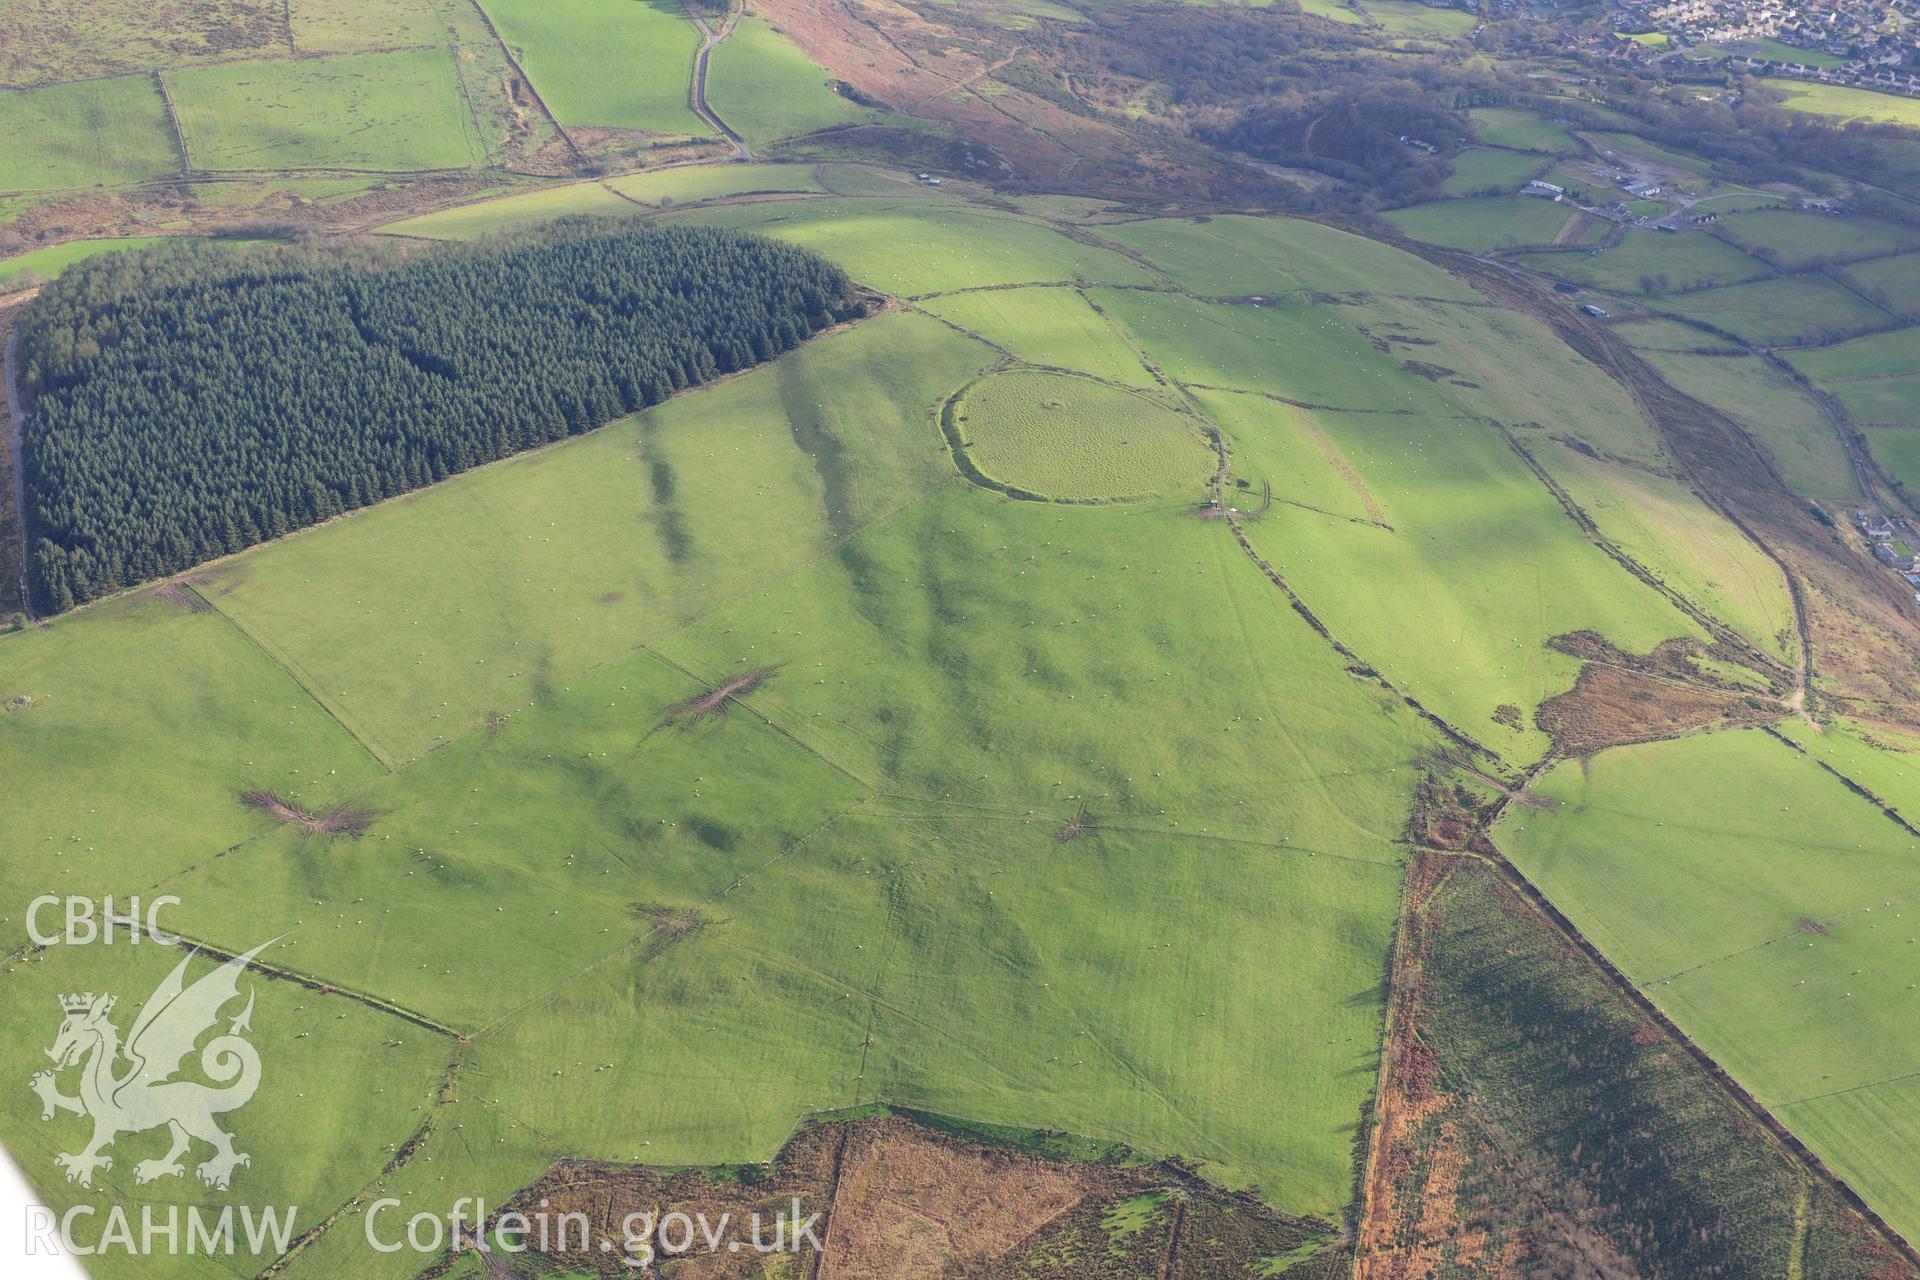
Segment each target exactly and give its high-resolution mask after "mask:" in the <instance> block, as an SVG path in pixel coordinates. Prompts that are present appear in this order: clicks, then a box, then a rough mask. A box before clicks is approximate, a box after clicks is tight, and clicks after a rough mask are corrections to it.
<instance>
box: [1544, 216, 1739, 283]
mask: <svg viewBox="0 0 1920 1280" xmlns="http://www.w3.org/2000/svg"><path fill="white" fill-rule="evenodd" d="M1524 261H1525V262H1526V264H1527V265H1528V266H1530V267H1532V268H1534V269H1535V270H1538V271H1544V272H1547V273H1548V274H1549V275H1554V276H1558V277H1560V278H1561V279H1563V280H1573V281H1577V282H1578V283H1580V284H1587V285H1593V286H1595V287H1596V288H1601V289H1610V290H1612V291H1614V292H1615V293H1627V294H1634V293H1645V292H1651V293H1665V292H1667V291H1669V290H1673V289H1695V288H1699V287H1701V286H1703V285H1727V284H1739V283H1742V282H1743V281H1747V280H1757V279H1759V278H1761V277H1763V276H1767V275H1770V274H1772V271H1771V268H1769V267H1768V266H1767V264H1766V263H1764V262H1762V261H1760V260H1759V259H1758V258H1755V257H1751V256H1750V255H1748V254H1745V253H1742V252H1740V250H1738V249H1736V248H1734V247H1733V246H1732V245H1729V244H1724V243H1722V242H1721V241H1719V240H1715V239H1714V238H1713V237H1711V236H1707V235H1702V234H1700V233H1699V232H1682V233H1681V234H1679V235H1670V234H1666V233H1663V232H1658V231H1629V232H1627V233H1626V238H1625V239H1623V240H1622V241H1621V242H1620V243H1619V244H1617V245H1614V246H1613V247H1612V248H1610V249H1603V250H1601V251H1600V252H1598V253H1592V254H1587V253H1536V254H1531V255H1529V256H1528V257H1527V258H1526V259H1525V260H1524Z"/></svg>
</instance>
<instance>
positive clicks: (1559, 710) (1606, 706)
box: [1534, 662, 1788, 756]
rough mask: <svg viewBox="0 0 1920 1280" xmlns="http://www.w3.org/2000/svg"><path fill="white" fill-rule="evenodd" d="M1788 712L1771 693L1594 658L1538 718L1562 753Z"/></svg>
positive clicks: (1751, 722) (1748, 722)
mask: <svg viewBox="0 0 1920 1280" xmlns="http://www.w3.org/2000/svg"><path fill="white" fill-rule="evenodd" d="M1786 714H1788V713H1787V709H1786V707H1784V706H1783V705H1782V704H1780V703H1779V702H1777V701H1775V700H1774V699H1772V698H1768V697H1765V696H1761V695H1755V694H1738V693H1733V692H1729V691H1726V690H1721V689H1712V688H1703V687H1701V686H1700V685H1698V684H1694V683H1691V682H1681V681H1678V680H1672V679H1662V678H1660V677H1658V676H1654V675H1649V674H1648V673H1646V672H1643V671H1630V670H1627V669H1625V668H1623V667H1616V666H1611V665H1605V664H1601V663H1593V662H1590V663H1588V664H1587V665H1586V666H1585V667H1583V668H1581V671H1580V677H1579V679H1578V680H1576V681H1575V682H1574V685H1573V688H1571V689H1569V690H1568V691H1567V692H1565V693H1563V694H1560V695H1558V696H1556V697H1553V698H1549V699H1547V701H1545V702H1543V703H1541V704H1540V709H1539V711H1537V712H1535V713H1534V720H1535V721H1536V722H1537V723H1538V724H1539V726H1540V728H1541V729H1542V730H1544V731H1545V732H1546V733H1547V734H1548V735H1549V736H1550V737H1552V739H1553V745H1554V749H1555V750H1556V751H1557V752H1558V753H1559V754H1561V755H1563V756H1584V755H1591V754H1592V753H1593V752H1595V751H1599V750H1600V749H1601V748H1603V747H1616V746H1624V745H1626V744H1628V743H1634V742H1657V741H1660V740H1661V739H1665V738H1678V737H1681V736H1683V735H1685V734H1689V733H1699V732H1701V731H1703V730H1708V729H1731V728H1739V727H1742V726H1747V725H1759V724H1767V723H1770V722H1772V721H1774V720H1778V719H1780V718H1781V717H1782V716H1784V715H1786Z"/></svg>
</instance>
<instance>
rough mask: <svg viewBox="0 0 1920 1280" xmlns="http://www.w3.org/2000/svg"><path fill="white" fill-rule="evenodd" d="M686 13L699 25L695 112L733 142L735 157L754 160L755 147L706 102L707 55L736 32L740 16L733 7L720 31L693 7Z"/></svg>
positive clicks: (695, 71)
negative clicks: (734, 11) (750, 145)
mask: <svg viewBox="0 0 1920 1280" xmlns="http://www.w3.org/2000/svg"><path fill="white" fill-rule="evenodd" d="M687 16H688V17H689V18H692V19H693V25H694V26H696V27H698V28H700V52H698V53H696V54H694V55H693V113H694V114H695V115H697V116H699V117H700V118H701V119H702V120H705V121H706V122H707V123H708V124H710V125H712V126H713V127H714V129H716V130H717V131H718V132H719V133H720V135H721V136H722V137H724V138H726V140H727V141H728V142H731V143H732V144H733V151H734V158H735V159H738V160H751V159H753V149H752V148H751V147H749V146H748V145H747V140H746V139H745V138H742V137H741V136H740V135H739V134H737V133H735V132H734V131H733V129H732V128H731V127H730V126H729V125H728V124H727V122H726V121H725V120H722V119H721V118H720V117H719V115H718V114H717V113H716V112H715V111H714V109H713V108H712V107H711V106H709V105H708V104H707V55H708V54H710V53H712V52H713V49H714V46H715V45H717V44H719V43H720V42H721V41H722V40H725V39H726V38H727V37H728V36H730V35H732V34H733V24H734V23H735V22H737V21H738V20H739V19H738V17H737V15H736V14H734V13H733V12H732V11H731V10H730V11H728V13H727V20H726V21H725V22H724V23H722V24H721V26H720V29H719V30H718V31H715V30H714V29H713V28H712V27H710V26H708V25H707V20H706V19H705V18H703V17H701V16H700V15H699V14H697V13H695V12H694V11H693V10H692V9H691V8H689V9H688V10H687Z"/></svg>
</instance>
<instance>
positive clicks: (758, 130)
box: [707, 13, 873, 147]
mask: <svg viewBox="0 0 1920 1280" xmlns="http://www.w3.org/2000/svg"><path fill="white" fill-rule="evenodd" d="M828 79H829V77H828V75H827V73H826V72H825V71H823V70H822V69H821V68H820V66H819V64H817V63H815V62H814V61H812V60H811V59H810V58H808V57H807V55H806V54H804V53H802V52H801V51H800V47H799V46H798V45H796V44H794V43H793V41H791V40H789V39H788V38H787V37H786V36H785V35H783V34H782V33H781V32H780V31H779V29H778V28H776V27H774V26H773V25H772V24H771V23H769V22H768V21H767V20H766V19H765V18H763V17H761V16H759V15H758V14H754V13H749V14H748V15H747V16H746V17H744V18H742V19H741V20H740V22H739V24H738V25H736V26H735V27H734V29H733V34H731V35H729V36H728V37H727V38H726V39H725V40H723V41H721V43H720V44H719V46H718V47H717V48H715V49H714V51H713V53H712V55H711V56H710V57H709V59H708V69H707V102H708V104H709V105H711V106H712V108H713V109H714V111H716V112H717V113H718V114H719V116H720V118H721V119H722V120H724V121H726V122H727V124H728V125H729V126H730V127H731V128H732V129H733V130H734V131H735V132H736V133H738V134H739V135H740V136H741V137H743V138H745V139H746V140H747V144H748V145H749V146H752V147H763V146H766V145H767V144H768V143H771V142H774V141H775V140H777V139H780V138H791V137H795V136H797V135H799V134H803V133H812V132H813V131H814V130H816V129H825V128H829V127H830V126H833V125H837V124H853V123H856V122H858V121H863V120H867V119H870V118H872V117H873V113H872V112H870V111H868V110H866V109H864V108H862V107H860V106H859V105H858V104H856V103H854V102H852V101H851V100H849V99H847V98H843V97H841V96H840V95H839V94H837V93H835V92H834V91H833V89H832V88H831V87H829V85H828Z"/></svg>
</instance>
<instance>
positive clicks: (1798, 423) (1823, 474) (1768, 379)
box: [1647, 352, 1860, 502]
mask: <svg viewBox="0 0 1920 1280" xmlns="http://www.w3.org/2000/svg"><path fill="white" fill-rule="evenodd" d="M1647 359H1648V360H1649V361H1650V362H1651V363H1652V364H1653V366H1654V367H1655V368H1656V369H1658V370H1659V371H1660V374H1661V376H1662V377H1664V378H1666V380H1667V381H1668V382H1671V383H1672V384H1673V385H1674V386H1675V387H1677V388H1679V389H1680V390H1681V391H1683V392H1685V393H1686V394H1687V395H1690V396H1692V397H1693V398H1694V399H1696V400H1699V401H1702V402H1703V403H1705V404H1710V405H1712V406H1713V407H1714V408H1716V409H1719V410H1721V411H1722V412H1723V413H1726V414H1727V415H1728V416H1730V417H1732V418H1733V419H1735V420H1736V421H1738V422H1739V423H1740V424H1741V425H1742V426H1744V427H1745V428H1746V429H1747V430H1748V432H1749V433H1751V434H1752V435H1753V437H1754V438H1755V439H1757V440H1759V441H1760V443H1761V444H1763V445H1765V446H1766V450H1767V452H1768V453H1769V454H1771V455H1772V456H1773V461H1774V465H1775V466H1777V467H1778V468H1779V469H1780V475H1781V478H1782V479H1784V480H1785V481H1786V482H1787V487H1788V488H1790V489H1792V490H1793V491H1794V492H1795V493H1797V494H1799V495H1800V496H1802V497H1804V498H1811V499H1813V500H1815V501H1817V502H1845V501H1851V500H1853V499H1855V498H1858V497H1859V496H1860V485H1859V482H1858V481H1857V480H1856V479H1855V478H1854V474H1853V465H1852V464H1851V463H1850V462H1849V461H1848V460H1847V453H1846V449H1845V448H1844V447H1843V446H1842V445H1841V443H1840V438H1839V436H1838V435H1836V434H1835V432H1834V429H1833V424H1832V423H1830V422H1828V421H1827V417H1826V414H1825V413H1824V412H1822V411H1821V408H1820V406H1819V405H1817V404H1815V403H1814V402H1813V400H1812V399H1811V398H1810V397H1809V396H1808V395H1807V393H1806V391H1805V390H1804V389H1803V388H1802V387H1801V386H1800V385H1799V384H1798V383H1796V382H1794V381H1793V379H1791V378H1789V377H1788V376H1787V375H1786V374H1784V373H1782V372H1780V370H1779V369H1777V368H1775V367H1774V366H1772V365H1770V364H1768V363H1767V362H1766V361H1764V360H1761V359H1760V358H1759V357H1757V356H1701V355H1682V354H1673V353H1667V352H1651V353H1649V354H1648V356H1647Z"/></svg>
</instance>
